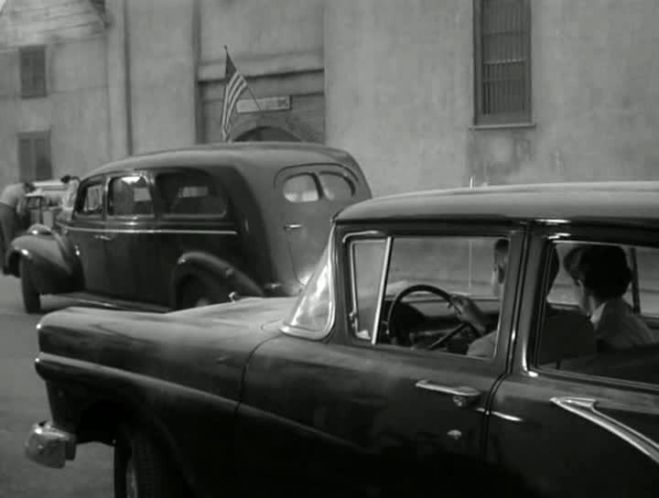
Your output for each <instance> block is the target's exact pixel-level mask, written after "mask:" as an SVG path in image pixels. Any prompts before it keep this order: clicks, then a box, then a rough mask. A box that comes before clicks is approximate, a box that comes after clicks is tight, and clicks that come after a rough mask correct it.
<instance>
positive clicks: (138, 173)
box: [105, 171, 156, 219]
mask: <svg viewBox="0 0 659 498" xmlns="http://www.w3.org/2000/svg"><path fill="white" fill-rule="evenodd" d="M127 177H140V178H141V179H144V180H145V181H146V185H147V189H148V191H149V196H150V198H151V212H150V213H131V214H114V213H111V212H110V200H111V197H112V184H113V183H114V182H115V181H121V180H122V179H123V178H127ZM105 204H106V207H105V212H106V216H107V218H111V219H129V218H130V219H132V218H155V216H156V206H155V201H154V198H153V189H152V187H151V181H150V178H149V175H148V174H147V173H145V172H142V171H134V172H123V173H118V174H114V175H110V176H108V179H107V190H106V201H105Z"/></svg>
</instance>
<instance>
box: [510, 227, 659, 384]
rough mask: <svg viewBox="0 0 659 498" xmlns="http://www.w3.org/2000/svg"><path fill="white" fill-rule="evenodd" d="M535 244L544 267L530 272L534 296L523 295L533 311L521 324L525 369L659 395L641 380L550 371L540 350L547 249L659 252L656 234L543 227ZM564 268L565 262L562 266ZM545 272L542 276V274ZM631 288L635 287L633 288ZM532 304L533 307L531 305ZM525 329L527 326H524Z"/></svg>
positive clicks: (644, 230)
mask: <svg viewBox="0 0 659 498" xmlns="http://www.w3.org/2000/svg"><path fill="white" fill-rule="evenodd" d="M532 238H533V239H534V241H533V242H532V243H531V244H532V245H535V246H536V248H537V247H538V245H539V246H541V253H542V256H541V260H540V262H539V263H540V265H541V266H538V265H534V266H532V267H530V268H529V271H530V273H534V274H535V275H534V283H533V294H532V296H528V293H524V292H523V293H522V296H523V297H522V299H521V301H522V303H521V304H522V306H523V305H524V304H526V306H527V307H531V304H532V308H531V309H530V310H529V311H528V313H529V314H530V316H527V317H524V316H521V317H520V323H523V322H524V321H526V320H529V319H530V321H527V323H528V328H527V330H528V335H527V337H526V338H525V339H524V340H523V341H521V351H519V354H520V355H521V360H522V368H523V369H524V370H525V371H527V372H530V373H531V375H534V376H538V375H544V376H547V375H549V376H554V377H557V378H561V379H566V380H569V381H572V382H578V383H580V384H592V383H595V384H598V385H608V386H613V387H615V388H616V389H620V388H622V389H624V388H634V389H647V388H648V387H649V388H650V389H652V390H655V391H658V392H659V385H657V384H652V383H649V382H643V381H639V380H630V379H622V378H617V377H606V376H602V375H595V374H592V373H588V372H578V371H573V370H564V369H556V368H549V367H546V366H544V367H543V366H542V365H540V364H539V363H538V358H537V356H538V347H539V344H540V336H541V334H542V329H543V327H542V325H541V324H542V321H543V319H544V313H545V309H546V306H545V304H544V303H543V302H542V290H543V287H544V286H545V285H546V279H547V268H546V266H547V248H548V247H549V246H550V244H554V243H557V242H574V243H580V242H583V243H602V244H604V243H606V244H617V245H622V246H644V247H648V248H656V249H657V250H658V251H659V242H657V239H656V231H655V230H652V229H650V228H633V227H621V226H612V227H608V228H607V227H604V226H587V225H580V226H572V227H569V229H568V228H567V227H564V228H563V229H560V228H558V229H557V228H555V227H554V228H549V227H539V228H538V229H537V230H536V231H535V233H533V234H532ZM560 263H561V264H562V261H561V262H560ZM540 272H542V273H540ZM630 285H631V284H630ZM529 300H530V301H531V303H529V302H528V301H529ZM520 326H521V327H523V326H524V325H520Z"/></svg>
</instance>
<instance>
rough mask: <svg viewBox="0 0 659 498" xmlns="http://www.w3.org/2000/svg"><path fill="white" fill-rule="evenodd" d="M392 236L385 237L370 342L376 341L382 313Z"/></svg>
mask: <svg viewBox="0 0 659 498" xmlns="http://www.w3.org/2000/svg"><path fill="white" fill-rule="evenodd" d="M392 240H393V239H392V237H387V242H386V244H387V245H386V247H385V249H384V259H383V261H382V274H381V275H380V291H379V292H378V304H377V306H376V308H375V319H374V320H373V331H372V332H371V344H377V342H378V329H379V327H378V325H379V324H380V315H381V314H382V304H383V302H384V296H385V292H386V289H385V284H386V283H387V268H389V259H390V258H391V245H392Z"/></svg>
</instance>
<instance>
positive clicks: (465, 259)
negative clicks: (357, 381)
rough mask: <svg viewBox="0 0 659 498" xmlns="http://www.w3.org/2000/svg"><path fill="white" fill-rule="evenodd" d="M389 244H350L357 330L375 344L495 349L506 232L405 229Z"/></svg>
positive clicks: (472, 351) (479, 353)
mask: <svg viewBox="0 0 659 498" xmlns="http://www.w3.org/2000/svg"><path fill="white" fill-rule="evenodd" d="M387 243H388V244H389V245H388V246H386V245H385V243H384V241H374V240H355V241H352V242H351V243H350V246H349V249H350V250H349V255H350V256H349V257H350V258H351V268H352V272H351V277H352V284H351V287H352V292H353V310H352V312H351V320H352V328H353V333H354V334H355V336H356V337H357V338H358V339H367V340H371V341H372V342H374V343H379V344H389V345H395V346H402V347H411V348H414V349H425V350H430V351H440V352H448V353H455V354H468V355H470V356H474V357H491V356H493V355H494V353H495V349H496V343H497V335H498V322H499V315H500V311H499V310H500V302H501V301H502V299H501V298H502V296H503V289H504V283H505V275H506V266H507V260H508V245H509V243H508V239H507V238H496V237H461V236H446V237H436V236H419V237H412V236H404V237H392V238H389V239H387ZM385 247H388V255H386V253H387V251H386V250H385ZM387 259H388V264H385V262H386V260H387ZM383 272H384V273H383ZM381 283H384V285H385V287H384V292H382V285H381ZM467 309H469V310H471V311H473V313H471V311H470V313H469V316H468V317H467V314H465V313H463V311H464V310H467ZM374 335H375V337H374Z"/></svg>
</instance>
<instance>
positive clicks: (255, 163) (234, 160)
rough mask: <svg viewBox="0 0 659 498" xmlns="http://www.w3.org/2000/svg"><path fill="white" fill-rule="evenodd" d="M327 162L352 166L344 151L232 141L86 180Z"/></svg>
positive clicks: (110, 168)
mask: <svg viewBox="0 0 659 498" xmlns="http://www.w3.org/2000/svg"><path fill="white" fill-rule="evenodd" d="M327 162H331V163H340V164H353V163H354V160H353V159H352V157H351V156H350V155H349V154H348V153H347V152H345V151H343V150H340V149H334V148H331V147H327V146H325V145H322V144H316V143H308V142H231V143H217V144H204V145H194V146H190V147H185V148H179V149H171V150H163V151H157V152H150V153H146V154H138V155H134V156H130V157H127V158H124V159H121V160H118V161H113V162H110V163H108V164H106V165H104V166H101V167H100V168H97V169H95V170H93V171H91V172H90V173H88V174H87V175H86V176H85V178H89V177H91V176H95V175H98V174H104V173H111V172H115V171H122V170H127V169H143V168H149V167H157V166H160V165H162V166H178V167H195V166H196V167H199V166H201V167H213V166H239V167H240V168H241V169H243V170H244V169H250V170H264V169H272V170H278V169H280V168H281V167H282V166H293V165H301V164H314V163H327Z"/></svg>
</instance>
